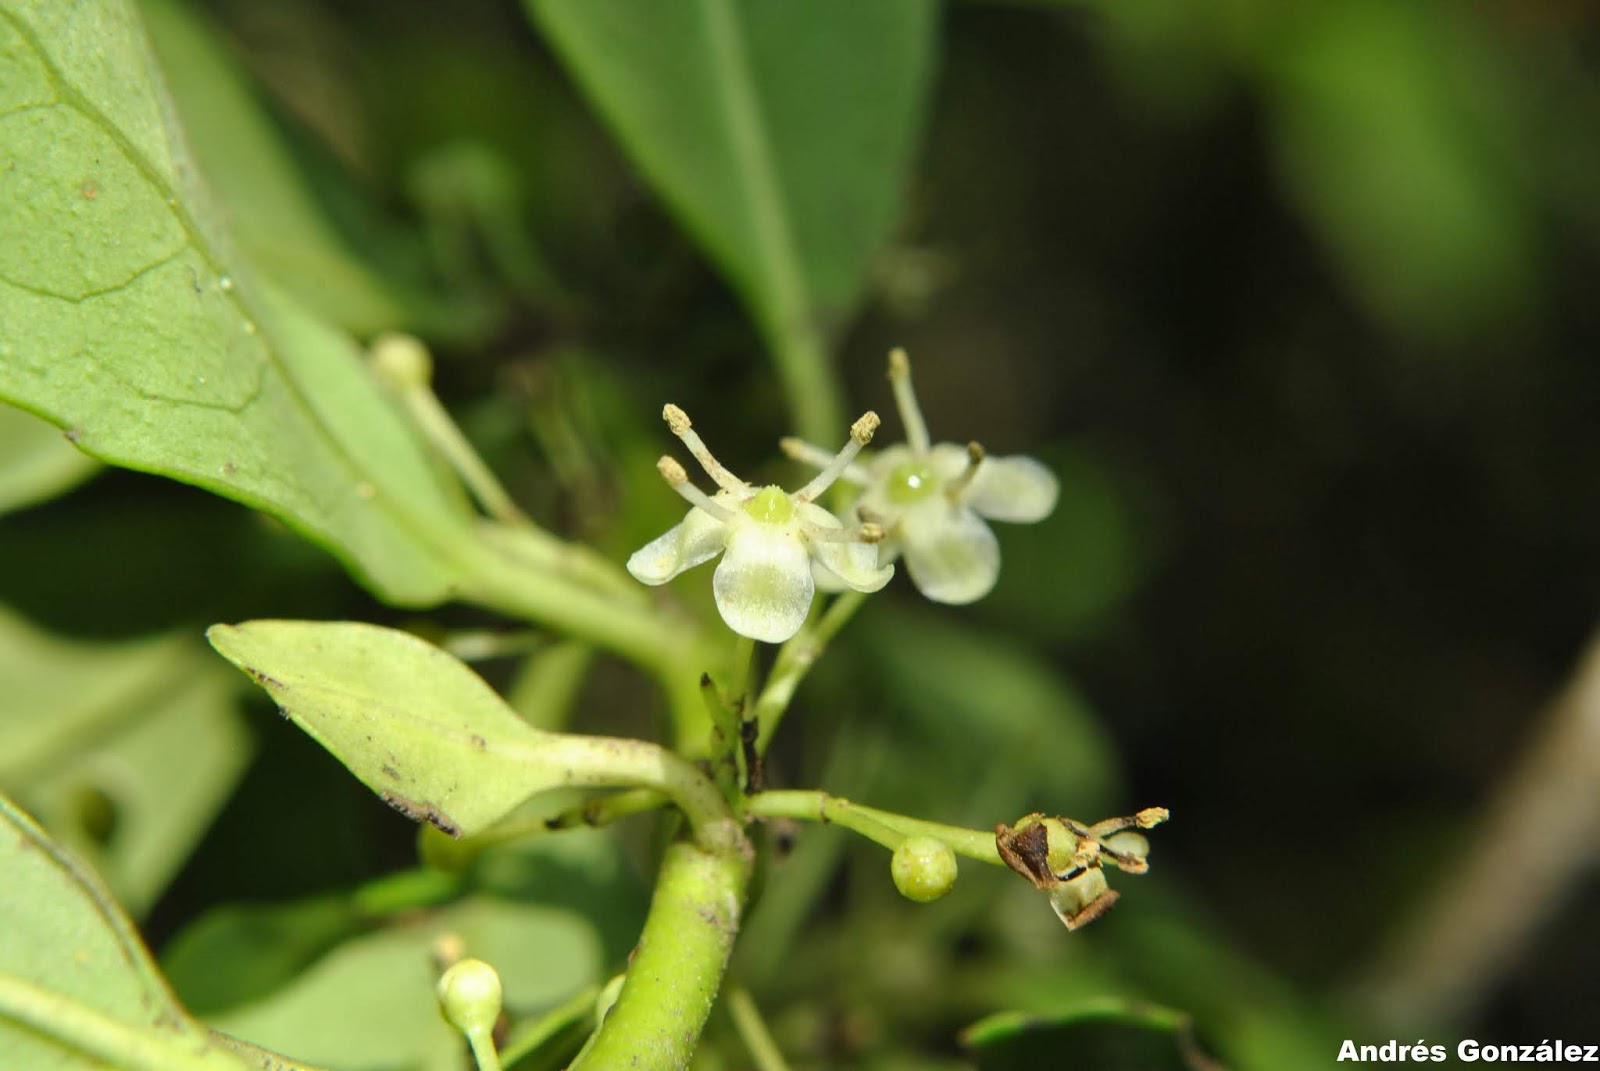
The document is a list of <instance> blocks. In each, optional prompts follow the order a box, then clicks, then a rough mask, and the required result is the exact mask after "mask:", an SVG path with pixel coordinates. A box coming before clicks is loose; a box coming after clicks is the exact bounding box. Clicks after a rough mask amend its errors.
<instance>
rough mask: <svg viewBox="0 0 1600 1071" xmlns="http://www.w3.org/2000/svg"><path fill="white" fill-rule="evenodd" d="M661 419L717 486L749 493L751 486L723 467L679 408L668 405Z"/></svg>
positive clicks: (663, 408)
mask: <svg viewBox="0 0 1600 1071" xmlns="http://www.w3.org/2000/svg"><path fill="white" fill-rule="evenodd" d="M661 419H662V420H665V421H666V422H667V428H668V429H669V430H670V431H671V432H672V434H674V435H676V436H677V437H678V438H679V439H680V440H682V441H683V445H684V446H687V447H688V448H689V453H691V454H693V455H694V459H695V460H696V461H698V462H700V467H701V468H703V469H705V470H706V475H707V476H710V477H711V478H712V479H713V480H715V481H716V482H717V486H718V487H720V488H722V489H723V490H725V491H748V490H749V489H750V488H749V486H748V485H747V484H746V483H745V482H744V481H743V480H741V479H739V477H737V476H735V475H734V474H733V473H731V472H729V471H728V470H727V469H726V468H724V467H723V465H722V462H720V461H718V460H717V459H716V458H714V457H712V456H711V450H710V448H708V447H707V446H706V444H705V443H704V442H703V441H702V440H701V438H700V435H699V433H698V432H696V431H695V430H694V423H693V422H692V421H691V420H690V419H689V414H688V413H685V412H684V411H683V410H682V409H679V408H678V407H677V406H675V405H673V404H671V403H670V402H669V403H667V404H666V405H665V406H662V408H661Z"/></svg>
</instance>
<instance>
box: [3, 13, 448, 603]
mask: <svg viewBox="0 0 1600 1071" xmlns="http://www.w3.org/2000/svg"><path fill="white" fill-rule="evenodd" d="M0 57H3V58H4V63H5V66H4V68H3V71H4V76H5V77H4V79H3V84H4V86H5V90H4V93H5V96H4V99H3V100H0V105H4V107H5V114H4V116H3V117H0V155H3V156H4V157H5V158H6V159H7V160H8V161H9V163H8V164H7V166H6V167H4V168H3V169H0V200H3V201H4V202H6V203H8V204H14V205H24V206H26V209H25V210H23V211H15V212H8V213H6V214H5V215H4V216H0V322H3V323H5V324H6V325H7V327H6V333H5V336H4V338H3V339H0V342H3V344H4V351H3V352H4V355H5V360H4V361H3V362H0V396H3V397H5V398H6V399H8V400H10V401H12V402H14V403H16V404H18V405H21V406H23V407H25V408H28V409H31V410H33V411H35V412H37V413H39V414H40V415H41V416H44V417H45V418H46V419H48V420H50V421H51V422H53V423H55V424H57V425H59V426H61V427H63V428H66V429H68V430H69V435H70V437H71V438H72V439H73V441H74V442H76V443H77V445H78V446H79V447H80V448H81V449H83V450H85V451H87V452H88V453H90V454H92V455H93V456H95V457H98V458H100V459H102V460H105V461H108V462H112V463H115V464H119V465H124V466H127V467H130V468H138V469H144V470H147V471H151V472H157V473H161V474H163V475H167V476H171V477H173V478H175V479H181V480H185V481H187V482H191V483H195V484H197V485H199V486H201V487H205V488H208V489H210V490H214V491H217V492H218V493H220V494H225V495H227V496H229V497H231V498H235V499H238V500H239V501H242V502H245V503H246V504H249V505H252V506H256V507H258V508H261V509H265V510H268V511H270V512H273V513H275V514H277V515H278V516H280V517H282V518H283V519H284V520H286V521H288V522H289V523H290V524H292V525H294V526H295V527H296V528H298V529H300V530H302V531H304V532H305V533H306V534H307V535H309V536H311V537H312V538H314V539H317V540H318V541H319V542H322V543H324V544H326V545H327V546H328V547H329V548H330V549H331V550H333V551H334V552H335V553H336V554H337V555H339V556H340V557H341V558H342V559H344V560H345V561H346V562H347V564H349V565H350V566H351V568H352V569H353V570H355V571H356V572H357V573H358V574H359V575H361V576H363V577H364V578H365V579H366V580H367V581H368V582H369V583H371V584H372V585H373V587H374V588H375V589H376V590H378V591H379V592H382V593H383V594H385V595H387V596H388V597H390V598H392V599H394V600H395V601H397V602H408V603H420V602H431V601H437V600H438V599H440V598H441V597H442V596H443V595H444V593H445V592H446V591H447V590H448V585H449V583H450V581H451V578H452V576H453V575H454V567H453V565H452V564H451V562H450V560H449V555H450V553H451V551H450V542H451V540H452V539H455V540H460V539H462V538H465V536H464V531H465V529H464V526H463V525H462V518H463V509H462V506H461V504H460V502H459V501H458V500H457V499H455V498H453V497H451V496H450V495H449V494H448V493H447V492H446V490H445V489H444V487H443V486H442V485H441V483H440V481H439V479H438V477H437V475H436V473H435V471H434V470H433V469H432V468H431V467H430V465H429V463H428V461H427V460H426V459H425V458H424V456H423V455H422V453H421V451H420V449H419V447H418V445H417V443H416V440H415V437H414V435H413V432H412V431H411V429H410V428H409V427H408V426H407V425H406V424H405V423H404V422H403V420H402V419H401V418H400V416H399V415H398V414H397V413H396V412H395V411H394V409H393V408H392V407H391V406H390V404H389V402H388V401H387V400H386V399H385V398H383V397H382V396H381V395H380V394H379V393H378V391H377V390H376V388H375V387H374V386H373V384H372V383H371V381H370V380H369V379H368V378H367V376H366V374H365V372H364V371H363V370H362V369H361V367H360V364H359V360H358V354H357V352H356V350H355V348H354V346H353V345H352V344H351V343H350V341H349V340H348V339H346V338H344V337H343V336H341V335H340V334H338V333H337V332H336V331H334V330H333V329H331V328H329V327H328V326H327V325H325V324H323V323H321V322H319V321H317V320H316V319H314V318H312V317H310V316H308V315H307V314H306V313H305V312H304V311H302V310H301V309H300V308H299V307H298V306H297V305H296V304H295V303H294V302H293V300H292V299H290V298H289V297H288V296H287V295H285V294H284V293H283V292H282V291H281V290H280V289H279V288H278V287H277V286H276V285H275V284H274V283H272V282H270V281H268V279H267V278H266V277H265V276H262V275H257V274H256V273H255V272H254V271H253V269H252V267H251V266H249V265H247V264H246V263H245V262H244V261H243V260H242V259H241V258H240V256H239V255H238V254H237V253H236V252H234V250H233V243H232V240H231V238H230V236H229V235H228V233H227V231H226V229H225V227H224V226H223V223H222V216H221V213H220V212H219V211H218V210H217V208H216V207H215V205H214V203H213V202H212V201H211V199H210V198H209V197H208V196H207V195H206V193H205V192H204V191H203V190H202V189H201V187H200V186H199V183H198V181H197V179H196V177H195V175H194V171H193V168H192V166H191V165H190V162H189V161H188V159H187V157H186V155H185V153H184V150H183V140H182V138H181V135H180V134H179V132H178V131H177V130H176V129H174V128H172V127H171V126H170V125H169V118H170V116H171V114H172V109H171V104H170V102H169V101H168V100H167V99H166V97H165V95H164V93H163V91H162V89H161V84H160V82H159V80H158V78H157V76H156V73H155V69H154V66H153V60H152V59H151V57H150V55H149V53H148V51H147V50H146V49H145V47H144V42H143V35H142V34H141V32H140V31H139V29H138V25H137V22H136V21H135V15H134V13H133V11H132V10H131V8H130V7H129V6H128V5H127V4H125V3H124V4H107V5H102V6H97V7H95V8H93V9H91V10H89V11H87V12H84V13H83V14H82V17H77V16H73V17H70V18H69V13H68V12H67V11H66V10H65V9H62V8H60V7H58V6H56V5H52V4H25V3H16V4H10V5H8V6H7V7H6V8H5V9H4V10H0ZM152 427H159V428H161V429H162V433H161V434H160V435H152V434H151V433H150V429H151V428H152Z"/></svg>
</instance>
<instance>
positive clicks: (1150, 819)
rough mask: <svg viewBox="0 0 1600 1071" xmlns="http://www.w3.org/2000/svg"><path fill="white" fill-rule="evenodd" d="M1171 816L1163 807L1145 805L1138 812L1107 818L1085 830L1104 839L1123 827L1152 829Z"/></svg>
mask: <svg viewBox="0 0 1600 1071" xmlns="http://www.w3.org/2000/svg"><path fill="white" fill-rule="evenodd" d="M1170 817H1172V812H1171V811H1169V810H1167V809H1166V808H1165V807H1146V808H1145V809H1144V810H1142V811H1140V812H1139V813H1138V814H1130V815H1127V816H1125V817H1121V818H1107V819H1105V820H1104V821H1100V822H1096V823H1095V824H1094V825H1092V826H1090V827H1089V829H1088V830H1087V832H1088V833H1089V834H1090V835H1091V836H1094V837H1097V838H1100V839H1102V840H1103V839H1104V838H1106V837H1109V836H1110V835H1111V834H1113V833H1121V832H1122V831H1123V830H1125V829H1153V828H1155V827H1156V826H1158V825H1160V824H1161V823H1162V822H1165V821H1166V820H1167V819H1168V818H1170Z"/></svg>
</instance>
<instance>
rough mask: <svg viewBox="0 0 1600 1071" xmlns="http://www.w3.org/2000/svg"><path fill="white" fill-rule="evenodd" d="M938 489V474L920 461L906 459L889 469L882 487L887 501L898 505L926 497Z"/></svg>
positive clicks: (908, 503)
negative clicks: (887, 497) (887, 498)
mask: <svg viewBox="0 0 1600 1071" xmlns="http://www.w3.org/2000/svg"><path fill="white" fill-rule="evenodd" d="M938 489H939V476H938V474H937V473H936V472H934V471H933V469H931V468H929V467H928V466H927V465H925V464H923V463H922V462H920V461H907V462H906V463H905V464H904V465H897V466H896V467H895V468H894V469H892V470H890V472H889V479H888V482H887V483H886V485H885V487H884V490H885V491H886V492H887V493H888V495H889V501H890V502H893V503H895V504H896V505H899V506H905V505H910V504H911V503H912V502H916V501H919V500H921V499H924V498H927V497H928V496H929V495H931V494H933V493H934V492H935V491H937V490H938Z"/></svg>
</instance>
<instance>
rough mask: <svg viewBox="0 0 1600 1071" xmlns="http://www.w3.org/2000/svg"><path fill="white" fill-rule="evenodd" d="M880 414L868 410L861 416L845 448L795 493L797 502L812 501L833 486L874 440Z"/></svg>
mask: <svg viewBox="0 0 1600 1071" xmlns="http://www.w3.org/2000/svg"><path fill="white" fill-rule="evenodd" d="M878 423H879V421H878V414H877V413H874V412H873V411H872V410H870V409H869V410H867V411H866V412H865V413H863V414H861V418H860V419H859V420H857V421H856V422H855V423H854V424H852V425H851V426H850V441H849V442H847V443H845V444H844V448H843V449H841V450H840V451H839V452H838V453H837V454H835V455H834V456H833V459H832V460H831V461H829V462H828V463H827V465H826V466H824V467H823V469H822V471H821V472H819V473H817V474H816V475H815V476H813V477H812V478H811V482H810V483H808V484H806V485H805V486H804V487H802V488H800V490H798V491H796V492H795V493H794V500H795V501H796V502H810V501H812V500H813V499H815V498H816V497H817V496H818V495H820V494H822V492H824V491H826V490H827V489H828V488H830V487H832V486H833V483H834V481H835V480H837V479H838V478H839V477H840V476H842V475H844V471H845V469H847V468H849V467H850V463H851V462H852V461H854V460H855V459H856V455H857V454H859V453H861V448H862V447H863V446H865V445H867V443H869V442H871V441H872V433H873V432H874V431H877V430H878Z"/></svg>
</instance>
